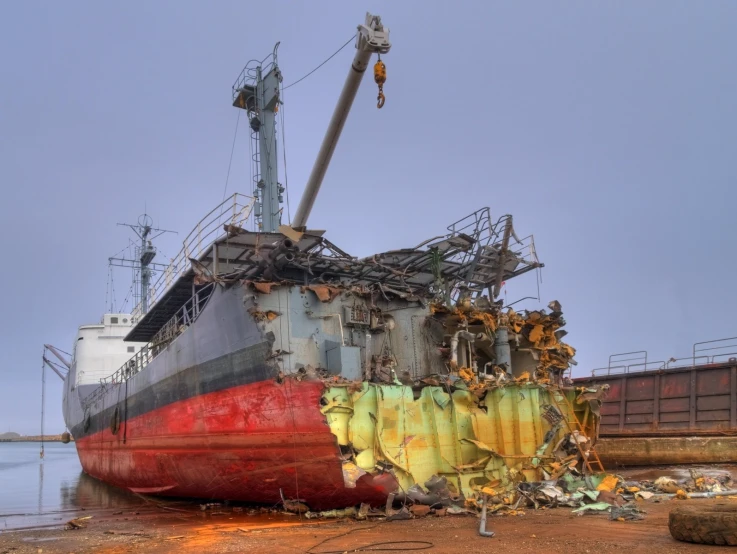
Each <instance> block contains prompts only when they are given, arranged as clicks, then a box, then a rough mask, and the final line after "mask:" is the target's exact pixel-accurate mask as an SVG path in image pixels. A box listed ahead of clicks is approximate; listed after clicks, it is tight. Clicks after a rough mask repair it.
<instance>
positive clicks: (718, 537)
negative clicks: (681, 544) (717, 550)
mask: <svg viewBox="0 0 737 554" xmlns="http://www.w3.org/2000/svg"><path fill="white" fill-rule="evenodd" d="M668 528H669V529H670V534H671V536H672V537H673V538H674V539H676V540H679V541H685V542H693V543H697V544H717V545H730V546H737V504H725V503H717V504H711V505H707V506H682V507H678V508H674V509H673V510H671V512H670V516H669V518H668Z"/></svg>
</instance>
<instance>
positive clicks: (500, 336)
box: [494, 327, 512, 375]
mask: <svg viewBox="0 0 737 554" xmlns="http://www.w3.org/2000/svg"><path fill="white" fill-rule="evenodd" d="M494 352H495V353H496V365H498V366H502V365H504V364H506V366H507V373H508V374H509V375H512V351H511V349H510V348H509V330H508V329H507V328H506V327H499V329H497V330H496V340H495V342H494Z"/></svg>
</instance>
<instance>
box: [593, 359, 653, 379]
mask: <svg viewBox="0 0 737 554" xmlns="http://www.w3.org/2000/svg"><path fill="white" fill-rule="evenodd" d="M660 369H665V361H663V360H659V361H657V362H643V363H637V364H630V365H615V366H607V367H597V368H596V369H592V370H591V375H592V376H594V377H596V376H597V375H599V376H601V375H620V374H624V373H638V372H642V371H657V370H660Z"/></svg>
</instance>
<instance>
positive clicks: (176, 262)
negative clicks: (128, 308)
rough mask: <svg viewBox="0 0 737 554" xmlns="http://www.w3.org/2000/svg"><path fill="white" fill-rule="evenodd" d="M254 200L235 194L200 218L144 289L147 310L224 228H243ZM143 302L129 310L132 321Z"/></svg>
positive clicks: (220, 234)
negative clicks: (168, 260)
mask: <svg viewBox="0 0 737 554" xmlns="http://www.w3.org/2000/svg"><path fill="white" fill-rule="evenodd" d="M254 201H255V200H254V198H253V197H251V196H246V195H244V194H238V193H235V194H233V195H232V196H230V197H228V198H227V199H226V200H225V201H223V202H222V203H220V204H219V205H217V206H216V207H215V208H213V209H212V210H211V211H210V213H208V214H207V215H206V216H205V217H203V218H202V219H201V220H200V222H199V223H197V225H195V227H194V228H193V229H192V231H191V232H190V233H189V234H188V235H187V237H186V238H185V239H184V241H182V249H181V250H180V251H179V253H178V254H177V255H176V256H175V257H174V258H173V259H172V260H171V263H170V264H169V265H168V266H167V268H166V269H165V270H163V271H162V272H161V274H160V275H159V278H158V279H157V280H156V281H154V283H153V284H152V285H151V287H150V288H149V290H148V306H149V309H150V308H151V307H152V306H153V305H154V304H155V303H156V301H157V300H159V299H160V298H161V297H162V296H163V294H164V293H165V292H166V291H167V290H169V288H170V287H171V286H172V284H173V283H174V282H175V281H176V280H177V279H178V278H179V277H181V276H182V274H184V272H185V271H187V270H188V269H189V268H190V265H191V264H190V261H189V259H190V258H199V257H200V256H201V255H202V252H203V251H204V250H206V249H207V248H208V247H209V246H210V245H211V244H212V243H213V242H215V241H216V240H218V239H219V238H221V237H222V236H224V235H225V231H224V229H223V227H224V225H234V226H236V227H243V226H244V225H245V224H246V221H247V220H248V217H249V216H250V215H251V210H252V209H253V204H254ZM142 307H143V301H141V302H139V303H138V305H137V306H136V307H135V308H134V309H133V312H132V316H133V318H134V320H138V319H140V317H141V316H142V315H143V310H142Z"/></svg>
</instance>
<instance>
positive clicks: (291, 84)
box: [282, 35, 357, 91]
mask: <svg viewBox="0 0 737 554" xmlns="http://www.w3.org/2000/svg"><path fill="white" fill-rule="evenodd" d="M356 36H357V35H353V36H352V37H351V38H349V39H348V40H347V41H346V43H345V44H344V45H343V46H341V47H340V48H338V49H337V50H336V51H335V52H333V54H332V55H331V56H330V57H329V58H328V59H326V60H325V61H324V62H322V63H321V64H320V65H318V66H317V67H316V68H315V69H313V70H312V71H310V72H309V73H308V74H307V75H305V76H304V77H300V78H299V79H297V80H296V81H294V82H293V83H290V84H288V85H287V86H285V87H283V88H282V91H285V90H287V89H288V88H291V87H293V86H294V85H296V84H297V83H300V82H302V81H304V80H305V79H307V77H309V76H310V75H312V74H313V73H314V72H315V71H317V70H318V69H320V68H321V67H322V66H323V65H325V64H326V63H328V62H329V61H330V60H332V59H333V58H334V57H335V56H337V55H338V53H339V52H340V51H341V50H343V48H345V47H346V46H348V45H349V44H350V43H351V41H352V40H353V39H354V38H356Z"/></svg>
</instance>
